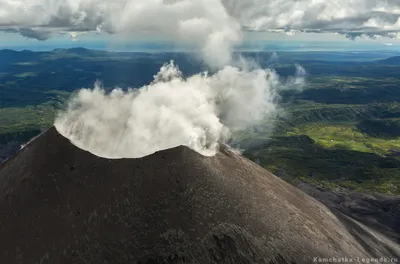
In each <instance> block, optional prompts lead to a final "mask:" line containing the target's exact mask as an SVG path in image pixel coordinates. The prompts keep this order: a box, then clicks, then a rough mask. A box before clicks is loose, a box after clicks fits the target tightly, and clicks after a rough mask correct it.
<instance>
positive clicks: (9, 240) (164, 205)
mask: <svg viewBox="0 0 400 264" xmlns="http://www.w3.org/2000/svg"><path fill="white" fill-rule="evenodd" d="M0 192H1V195H0V263H218V264H224V263H311V262H312V261H313V260H314V261H315V258H321V259H322V258H332V257H335V258H340V257H347V258H349V257H352V258H356V257H382V256H388V254H391V255H392V256H393V255H395V254H396V253H395V251H394V250H396V249H392V248H390V247H389V246H391V247H392V246H393V247H395V246H396V245H389V246H388V245H387V243H386V244H385V243H384V242H385V241H383V240H382V239H376V241H372V240H371V241H364V242H363V243H361V242H360V241H359V240H357V239H355V238H354V236H353V235H352V233H351V232H350V229H349V228H350V227H349V225H348V222H349V221H350V222H351V221H352V220H348V221H342V220H341V219H343V217H345V216H343V217H341V218H339V217H336V216H335V215H334V214H333V213H332V212H331V211H330V210H329V209H328V208H327V207H325V206H324V205H322V204H321V203H319V202H318V201H317V200H315V199H314V198H311V197H310V196H308V195H307V194H305V193H304V192H302V191H300V190H299V189H297V188H296V187H294V186H292V185H290V184H288V183H286V182H284V181H283V180H281V179H279V178H278V177H276V176H274V175H273V174H271V173H269V172H267V171H266V170H264V169H263V168H262V167H260V166H258V165H256V164H255V163H253V162H251V161H249V160H247V159H246V158H244V157H243V156H241V155H239V154H236V153H235V152H233V151H231V150H230V149H229V147H227V146H221V149H220V151H219V153H217V155H215V156H213V157H205V156H202V155H200V154H198V153H196V152H195V151H193V150H191V149H189V148H187V147H183V146H181V147H176V148H173V149H168V150H164V151H160V152H156V153H154V154H152V155H150V156H146V157H143V158H138V159H105V158H101V157H97V156H95V155H93V154H91V153H89V152H87V151H84V150H81V149H79V148H78V147H76V146H74V145H73V144H72V143H71V142H70V141H69V140H68V139H67V138H64V137H63V136H62V135H60V134H59V133H58V132H57V130H56V129H55V128H51V129H49V130H48V131H46V132H44V133H43V134H41V135H40V136H38V137H37V138H35V139H34V140H32V141H31V142H30V143H29V144H27V145H26V146H25V147H24V148H23V149H22V150H21V151H20V152H19V153H17V154H16V155H14V156H13V157H12V158H10V159H9V160H7V161H6V162H4V163H2V164H0ZM352 223H353V224H357V223H356V222H354V221H353V222H352ZM360 226H361V224H360ZM371 232H372V231H371ZM374 237H376V236H374ZM382 241H383V242H382ZM371 243H372V244H371ZM388 243H389V242H388ZM365 244H367V245H368V247H367V246H365ZM389 244H390V243H389ZM371 247H372V248H374V250H373V252H372V251H371V250H370V249H369V248H371Z"/></svg>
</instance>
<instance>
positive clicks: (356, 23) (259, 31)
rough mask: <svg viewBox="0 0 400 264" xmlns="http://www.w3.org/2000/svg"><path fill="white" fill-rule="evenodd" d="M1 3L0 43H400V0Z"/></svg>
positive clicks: (219, 47) (210, 48)
mask: <svg viewBox="0 0 400 264" xmlns="http://www.w3.org/2000/svg"><path fill="white" fill-rule="evenodd" d="M0 7H1V9H0V48H14V49H24V48H26V49H33V50H46V49H52V48H67V47H76V46H82V47H87V48H96V49H110V50H120V49H128V50H132V49H133V50H134V49H149V48H150V49H160V48H161V49H165V48H168V49H178V50H179V49H182V48H183V47H187V46H190V47H193V48H196V49H198V50H200V51H201V53H202V54H203V57H204V58H206V59H207V58H208V59H209V60H211V59H212V57H215V53H216V52H217V53H221V54H225V60H226V59H227V58H228V57H229V54H230V50H232V49H237V48H238V47H242V48H246V49H259V48H260V47H265V46H268V45H270V43H272V44H271V45H275V46H276V45H282V46H285V45H286V46H290V47H292V46H293V47H298V48H304V47H308V48H312V46H317V47H316V49H323V48H325V49H328V50H329V49H333V48H336V49H338V48H343V49H365V48H367V49H370V48H371V49H380V48H381V47H382V48H384V49H396V48H397V46H398V45H399V44H400V41H399V39H400V0H347V1H341V0H248V1H243V0H113V1H102V0H0ZM218 57H220V58H221V59H222V58H223V57H224V56H218ZM220 63H223V62H220Z"/></svg>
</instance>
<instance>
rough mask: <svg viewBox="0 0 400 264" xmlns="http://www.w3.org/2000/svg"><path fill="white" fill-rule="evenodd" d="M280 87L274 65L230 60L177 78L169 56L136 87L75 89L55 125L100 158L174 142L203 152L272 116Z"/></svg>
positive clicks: (140, 153)
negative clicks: (219, 66)
mask: <svg viewBox="0 0 400 264" xmlns="http://www.w3.org/2000/svg"><path fill="white" fill-rule="evenodd" d="M299 78H300V79H301V78H302V77H301V76H299ZM282 85H283V84H281V83H280V81H279V78H278V76H277V74H276V73H275V72H274V71H273V70H269V69H267V70H261V69H255V70H247V69H239V68H237V67H231V66H227V67H225V68H223V69H222V70H220V71H218V72H217V73H215V74H214V75H212V76H209V75H208V74H207V73H201V74H197V75H194V76H191V77H189V78H183V77H182V74H181V72H180V71H179V69H178V67H177V66H175V65H174V64H173V62H171V63H170V64H166V65H165V66H163V67H162V68H161V70H160V72H159V73H158V74H157V75H156V76H155V78H154V82H153V83H151V84H149V85H147V86H144V87H142V88H140V89H130V90H129V91H126V92H125V91H123V90H121V89H115V90H113V91H112V92H111V93H106V92H105V91H104V90H103V89H102V88H101V87H100V85H99V84H96V85H95V87H94V89H83V90H81V91H79V93H78V94H77V95H75V96H74V97H73V98H72V100H71V101H70V102H69V106H68V109H67V111H66V112H64V113H61V114H60V116H59V117H58V118H57V120H56V122H55V125H56V127H57V129H58V131H59V132H60V133H61V134H63V135H64V136H66V137H67V138H69V139H70V140H71V141H72V142H73V143H74V144H76V145H77V146H78V147H81V148H83V149H86V150H88V151H90V152H92V153H94V154H96V155H99V156H103V157H107V158H133V157H142V156H146V155H149V154H152V153H154V152H155V151H158V150H163V149H168V148H172V147H175V146H179V145H186V146H188V147H190V148H192V149H194V150H196V151H197V152H199V153H201V154H203V155H207V156H210V155H214V154H215V153H216V151H218V145H219V143H220V142H224V141H225V140H227V139H228V138H229V137H230V133H231V132H232V131H236V130H241V129H245V128H246V127H248V126H253V125H256V124H259V123H260V122H262V121H265V120H268V119H269V118H271V117H273V116H274V115H275V114H276V110H277V109H276V99H277V94H276V91H277V89H278V88H279V87H280V86H282Z"/></svg>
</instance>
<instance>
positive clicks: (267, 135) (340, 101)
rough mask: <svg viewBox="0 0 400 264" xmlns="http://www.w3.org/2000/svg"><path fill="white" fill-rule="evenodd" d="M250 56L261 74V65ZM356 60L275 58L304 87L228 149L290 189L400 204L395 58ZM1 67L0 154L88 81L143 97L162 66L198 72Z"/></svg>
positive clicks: (93, 60) (94, 59)
mask: <svg viewBox="0 0 400 264" xmlns="http://www.w3.org/2000/svg"><path fill="white" fill-rule="evenodd" d="M249 56H250V57H251V56H254V57H255V58H257V60H260V64H261V65H263V61H268V58H269V57H268V56H269V55H268V54H267V53H266V54H263V53H261V54H249ZM263 56H264V57H263ZM359 56H361V55H360V54H357V55H354V54H351V53H340V54H336V55H335V54H331V53H326V52H325V53H315V54H307V53H292V54H283V55H282V56H281V59H282V60H281V61H280V63H279V64H277V65H275V68H276V69H277V71H278V73H279V74H280V75H281V76H282V77H286V76H289V75H292V74H293V73H294V67H293V64H294V62H297V63H300V64H301V65H302V66H303V67H304V68H305V69H306V71H307V72H308V74H309V77H308V80H307V81H308V82H307V83H308V84H307V86H306V87H305V88H304V90H302V91H291V90H285V91H281V101H282V102H281V103H282V106H283V108H284V109H285V114H284V115H283V116H282V117H280V118H279V119H278V120H276V122H275V126H271V122H266V123H265V124H263V125H261V126H260V127H257V128H254V129H250V130H248V131H246V132H242V133H238V134H236V135H235V140H234V142H233V144H237V145H239V146H240V147H241V148H243V149H245V151H244V155H245V156H247V157H249V158H250V159H252V160H254V161H257V162H259V163H260V165H261V166H263V167H265V168H266V169H268V170H270V171H272V172H273V173H275V174H276V175H278V176H280V177H282V178H283V179H285V180H287V181H289V182H293V183H295V182H298V181H306V182H310V183H313V184H317V185H321V186H325V187H328V188H333V189H334V188H337V187H345V188H349V189H353V190H358V191H363V192H370V191H371V192H380V193H389V194H400V103H399V102H400V77H399V76H398V72H399V70H400V58H392V59H389V60H381V61H374V60H375V59H378V58H379V59H383V58H384V57H381V56H383V55H382V54H380V55H379V54H366V55H364V57H362V58H360V59H359ZM0 59H1V60H2V64H1V65H0V150H1V144H6V143H8V142H12V141H17V142H26V141H27V140H29V139H30V138H31V137H33V136H36V135H37V134H39V133H40V131H42V130H43V129H46V128H48V127H50V126H51V125H52V123H53V120H54V116H55V114H56V113H57V111H58V109H60V108H62V107H63V105H64V104H65V102H66V100H67V98H68V97H69V96H70V95H71V93H72V92H73V91H75V90H76V89H79V88H82V87H92V86H93V83H94V82H95V81H96V80H100V81H102V82H103V84H104V86H105V87H108V88H112V87H115V86H120V87H141V86H142V85H145V84H147V83H148V82H149V81H151V80H152V78H153V75H154V74H155V73H156V72H157V71H158V69H159V67H160V66H161V65H162V64H163V63H164V62H167V61H169V60H170V59H173V60H175V61H176V62H177V64H178V65H179V66H180V68H181V69H182V70H183V71H184V73H185V74H192V73H196V72H198V71H200V70H201V69H204V67H203V66H201V65H198V64H196V62H195V60H193V59H191V58H190V57H188V56H186V55H183V54H178V53H162V54H150V53H149V54H146V53H112V52H101V51H89V50H85V49H72V50H55V51H53V52H29V51H22V52H15V51H0ZM322 59H323V60H322ZM354 60H359V61H357V62H355V61H354Z"/></svg>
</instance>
